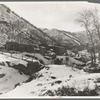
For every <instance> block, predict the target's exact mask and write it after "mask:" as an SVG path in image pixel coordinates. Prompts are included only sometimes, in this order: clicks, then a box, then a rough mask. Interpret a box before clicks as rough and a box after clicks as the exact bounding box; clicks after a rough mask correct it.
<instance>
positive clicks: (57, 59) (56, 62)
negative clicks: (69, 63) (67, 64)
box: [54, 58, 63, 65]
mask: <svg viewBox="0 0 100 100" xmlns="http://www.w3.org/2000/svg"><path fill="white" fill-rule="evenodd" d="M62 60H63V59H60V58H56V59H54V64H58V65H61V64H62Z"/></svg>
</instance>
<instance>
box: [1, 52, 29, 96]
mask: <svg viewBox="0 0 100 100" xmlns="http://www.w3.org/2000/svg"><path fill="white" fill-rule="evenodd" d="M5 61H12V62H17V61H18V60H17V59H15V58H12V57H9V56H6V55H2V54H0V63H2V62H5ZM28 78H29V76H26V75H24V74H20V73H19V72H18V70H16V69H14V68H11V67H8V66H7V64H6V63H4V65H0V94H2V93H5V92H8V91H10V90H12V89H14V88H15V87H16V86H17V85H21V84H22V83H23V82H24V81H26V80H27V79H28Z"/></svg>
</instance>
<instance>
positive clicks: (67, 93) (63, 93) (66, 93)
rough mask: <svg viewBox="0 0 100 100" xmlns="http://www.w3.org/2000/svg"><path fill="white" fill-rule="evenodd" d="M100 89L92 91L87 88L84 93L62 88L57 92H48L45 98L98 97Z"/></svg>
mask: <svg viewBox="0 0 100 100" xmlns="http://www.w3.org/2000/svg"><path fill="white" fill-rule="evenodd" d="M97 90H98V87H95V89H93V90H90V89H89V88H88V87H85V88H84V90H83V91H80V90H77V89H76V88H75V87H69V86H62V87H61V88H58V89H57V90H48V91H46V92H45V93H44V94H43V96H98V95H99V94H98V92H97Z"/></svg>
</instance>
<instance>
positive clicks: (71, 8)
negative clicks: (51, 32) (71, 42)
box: [0, 1, 100, 32]
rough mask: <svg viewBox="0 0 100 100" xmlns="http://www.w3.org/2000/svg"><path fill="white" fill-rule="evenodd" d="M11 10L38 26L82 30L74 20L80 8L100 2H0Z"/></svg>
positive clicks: (90, 6) (71, 30) (98, 5)
mask: <svg viewBox="0 0 100 100" xmlns="http://www.w3.org/2000/svg"><path fill="white" fill-rule="evenodd" d="M0 3H1V4H5V5H6V6H8V7H9V8H10V9H11V10H12V11H14V12H15V13H17V14H18V15H20V16H21V17H23V18H25V19H26V20H28V21H29V22H30V23H32V24H33V25H35V26H37V27H40V28H48V29H52V28H57V29H60V30H66V31H70V32H77V31H83V30H84V29H83V28H82V27H80V25H79V24H77V23H76V22H75V19H76V18H77V17H78V15H77V13H78V12H79V11H81V10H82V9H88V8H89V9H93V8H95V7H96V8H97V9H98V10H99V11H100V4H98V3H88V2H83V1H82V2H78V1H77V2H68V1H67V2H65V1H63V2H49V1H48V2H0Z"/></svg>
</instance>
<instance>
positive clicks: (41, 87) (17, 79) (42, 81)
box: [0, 54, 100, 98]
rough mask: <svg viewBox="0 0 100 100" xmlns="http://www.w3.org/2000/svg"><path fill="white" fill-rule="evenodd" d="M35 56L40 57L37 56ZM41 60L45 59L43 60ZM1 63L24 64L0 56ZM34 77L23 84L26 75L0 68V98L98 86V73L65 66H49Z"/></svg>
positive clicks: (21, 61)
mask: <svg viewBox="0 0 100 100" xmlns="http://www.w3.org/2000/svg"><path fill="white" fill-rule="evenodd" d="M37 56H40V55H39V54H37ZM42 58H43V57H42V56H41V59H42ZM43 60H45V59H44V58H43ZM2 61H3V62H4V61H13V63H19V62H20V63H22V64H25V63H24V61H23V60H21V59H20V60H18V59H15V58H12V57H10V56H9V57H8V56H6V55H2V54H0V62H2ZM36 75H37V78H36V79H33V80H32V81H31V82H27V83H25V81H26V80H27V79H28V78H29V77H28V76H27V75H24V74H21V73H19V72H18V71H17V70H16V69H14V68H10V67H7V66H0V93H1V95H0V97H18V98H20V97H34V96H35V97H36V96H43V95H44V94H45V93H46V92H47V91H48V90H51V91H54V90H57V89H58V88H60V87H62V86H69V87H74V88H76V89H77V90H80V91H83V90H84V88H85V87H87V86H88V88H89V89H90V90H93V89H94V88H95V86H96V85H98V86H99V85H100V83H99V82H100V73H94V74H89V73H86V72H84V71H83V70H79V69H77V68H73V69H72V67H70V66H67V65H54V64H52V65H50V64H49V65H46V66H45V68H43V69H42V70H41V71H39V72H37V74H36ZM16 86H17V87H16ZM15 87H16V88H15ZM2 93H3V94H2Z"/></svg>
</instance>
